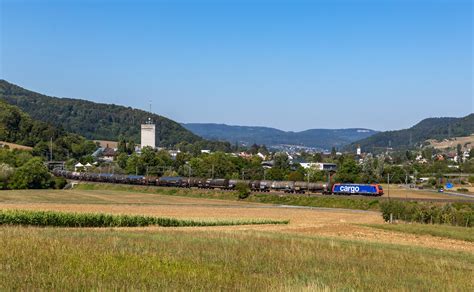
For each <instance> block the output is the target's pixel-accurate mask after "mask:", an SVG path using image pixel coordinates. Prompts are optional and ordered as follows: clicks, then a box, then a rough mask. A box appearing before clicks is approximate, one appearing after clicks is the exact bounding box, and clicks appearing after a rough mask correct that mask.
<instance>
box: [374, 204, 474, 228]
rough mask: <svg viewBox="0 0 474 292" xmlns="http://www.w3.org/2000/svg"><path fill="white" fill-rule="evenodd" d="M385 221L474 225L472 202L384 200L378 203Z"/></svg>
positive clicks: (473, 205)
mask: <svg viewBox="0 0 474 292" xmlns="http://www.w3.org/2000/svg"><path fill="white" fill-rule="evenodd" d="M380 209H381V211H382V216H383V218H384V220H385V221H390V214H392V218H393V220H403V221H407V222H418V223H425V224H449V225H454V226H465V227H472V226H474V204H473V203H453V204H446V205H436V204H433V203H420V202H403V201H395V200H390V201H384V202H382V203H381V204H380Z"/></svg>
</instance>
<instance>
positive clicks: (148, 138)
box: [141, 118, 156, 149]
mask: <svg viewBox="0 0 474 292" xmlns="http://www.w3.org/2000/svg"><path fill="white" fill-rule="evenodd" d="M155 133H156V129H155V124H153V122H152V121H151V119H150V118H148V121H146V123H145V124H142V131H141V148H143V147H146V146H150V147H152V148H153V149H154V148H155V141H156V140H155Z"/></svg>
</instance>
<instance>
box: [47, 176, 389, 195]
mask: <svg viewBox="0 0 474 292" xmlns="http://www.w3.org/2000/svg"><path fill="white" fill-rule="evenodd" d="M53 174H54V175H56V176H62V177H64V178H67V179H71V180H82V181H93V182H104V183H120V184H132V185H154V186H162V187H178V188H201V189H221V190H233V189H235V186H236V185H237V184H239V183H243V184H246V185H247V186H248V187H249V188H250V190H251V191H252V192H270V191H275V192H281V193H288V194H305V193H322V194H328V195H329V194H335V195H364V196H381V195H383V188H382V186H381V185H379V184H340V183H336V184H333V185H328V184H322V183H311V182H303V181H270V180H237V179H230V180H229V179H220V178H217V179H216V178H198V177H180V176H162V177H152V176H148V177H145V176H141V175H119V174H110V173H84V172H72V171H66V170H54V171H53Z"/></svg>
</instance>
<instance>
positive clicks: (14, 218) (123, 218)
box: [0, 210, 289, 227]
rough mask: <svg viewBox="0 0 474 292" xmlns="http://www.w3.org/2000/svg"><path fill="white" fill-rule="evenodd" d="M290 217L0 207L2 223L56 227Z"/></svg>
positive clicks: (241, 222)
mask: <svg viewBox="0 0 474 292" xmlns="http://www.w3.org/2000/svg"><path fill="white" fill-rule="evenodd" d="M288 223H289V221H288V220H264V219H252V220H236V221H195V220H181V219H175V218H160V217H151V216H136V215H133V216H131V215H111V214H98V213H63V212H53V211H28V210H1V211H0V225H30V226H55V227H138V226H151V225H155V226H162V227H192V226H228V225H255V224H288Z"/></svg>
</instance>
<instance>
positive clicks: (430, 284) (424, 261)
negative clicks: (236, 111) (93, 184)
mask: <svg viewBox="0 0 474 292" xmlns="http://www.w3.org/2000/svg"><path fill="white" fill-rule="evenodd" d="M0 242H1V244H2V249H1V250H0V268H1V272H0V289H2V290H5V289H6V290H10V289H22V290H24V289H25V290H28V289H30V290H31V289H37V288H41V289H55V290H75V289H80V290H82V289H85V290H90V289H92V288H95V289H167V290H301V289H309V290H315V289H323V288H331V289H357V290H379V291H382V290H428V289H430V290H457V291H462V290H464V291H472V289H474V286H473V282H472V275H473V273H474V256H473V254H468V253H460V252H446V251H439V250H429V249H423V248H413V247H410V248H407V247H403V248H402V247H400V246H396V245H390V244H373V243H363V242H353V241H345V240H336V239H326V238H309V237H304V236H289V235H281V234H271V233H265V232H241V233H234V232H221V231H218V232H211V231H200V230H195V231H188V230H186V231H176V230H173V231H163V230H162V231H160V232H146V231H145V232H143V231H137V232H131V231H123V230H120V231H117V230H77V229H74V230H71V229H53V228H15V227H2V228H0Z"/></svg>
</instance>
